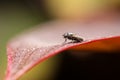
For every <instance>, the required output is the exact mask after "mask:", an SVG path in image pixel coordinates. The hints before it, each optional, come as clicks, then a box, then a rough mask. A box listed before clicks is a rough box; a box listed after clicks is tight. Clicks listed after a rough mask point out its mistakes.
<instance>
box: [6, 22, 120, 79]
mask: <svg viewBox="0 0 120 80" xmlns="http://www.w3.org/2000/svg"><path fill="white" fill-rule="evenodd" d="M119 26H120V23H119V20H117V21H112V22H107V21H106V22H102V21H101V22H91V23H89V24H87V23H79V22H65V21H64V22H63V21H53V22H47V23H44V24H41V25H38V26H37V27H35V28H32V29H30V30H28V31H26V32H23V33H22V34H21V35H18V36H16V37H15V38H13V39H11V40H10V41H9V43H8V45H7V56H8V66H7V73H6V80H16V79H18V78H20V76H22V75H23V74H25V72H27V71H29V70H30V69H31V68H33V67H34V66H35V65H37V64H39V63H40V62H42V61H43V60H45V59H47V58H49V57H51V56H53V55H55V54H58V53H60V52H62V51H64V50H79V51H81V50H89V51H115V50H119V47H120V43H119V41H120V31H119V30H120V27H119ZM65 32H72V33H76V34H79V35H80V36H81V38H83V39H84V41H83V42H81V43H69V41H68V42H66V43H63V42H64V38H63V37H62V35H63V34H64V33H65Z"/></svg>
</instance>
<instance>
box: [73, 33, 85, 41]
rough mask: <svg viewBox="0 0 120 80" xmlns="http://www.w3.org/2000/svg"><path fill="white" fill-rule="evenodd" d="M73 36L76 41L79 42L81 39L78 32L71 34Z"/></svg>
mask: <svg viewBox="0 0 120 80" xmlns="http://www.w3.org/2000/svg"><path fill="white" fill-rule="evenodd" d="M73 37H74V38H75V39H76V40H77V41H78V42H81V41H83V39H82V38H81V37H80V36H79V35H78V34H73Z"/></svg>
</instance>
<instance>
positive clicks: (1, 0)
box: [0, 0, 120, 80]
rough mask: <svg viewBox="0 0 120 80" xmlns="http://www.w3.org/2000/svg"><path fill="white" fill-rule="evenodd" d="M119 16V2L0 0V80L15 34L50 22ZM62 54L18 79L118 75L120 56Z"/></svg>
mask: <svg viewBox="0 0 120 80" xmlns="http://www.w3.org/2000/svg"><path fill="white" fill-rule="evenodd" d="M118 16H120V0H0V80H2V79H3V77H4V75H5V69H6V65H7V57H6V44H7V41H8V40H9V39H10V38H12V37H14V36H15V35H16V34H18V33H20V32H22V31H24V30H27V29H29V28H30V27H34V26H35V25H38V24H41V23H43V22H47V21H52V20H68V21H81V22H87V21H94V20H102V19H103V18H104V19H105V20H112V19H114V18H116V17H118ZM64 53H65V54H64ZM64 53H63V54H59V55H57V56H54V57H52V58H50V59H48V60H46V61H44V62H43V63H41V64H40V65H37V67H35V68H34V69H32V70H31V71H29V72H28V73H27V74H25V75H24V76H23V77H22V78H21V79H20V80H63V79H76V80H79V79H82V78H83V79H84V78H85V79H92V80H93V79H97V80H99V79H102V78H103V77H106V78H111V77H112V78H114V77H116V78H117V77H118V76H117V72H120V69H119V68H120V65H118V64H120V63H119V62H118V61H120V59H119V57H120V55H113V54H111V55H109V56H108V55H107V54H104V55H100V54H99V53H98V55H93V56H92V57H91V56H90V57H79V58H78V57H76V56H75V55H71V54H69V53H70V52H69V51H66V52H64ZM94 53H96V52H94ZM111 60H112V61H111ZM98 63H99V64H98ZM91 64H92V66H91ZM81 65H82V66H81ZM89 66H90V67H89ZM92 70H93V71H92ZM115 73H116V74H115Z"/></svg>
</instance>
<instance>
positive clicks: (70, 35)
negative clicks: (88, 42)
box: [63, 33, 83, 43]
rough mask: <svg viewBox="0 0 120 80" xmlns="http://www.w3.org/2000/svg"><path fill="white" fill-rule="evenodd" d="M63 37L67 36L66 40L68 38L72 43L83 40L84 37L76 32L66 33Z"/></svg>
mask: <svg viewBox="0 0 120 80" xmlns="http://www.w3.org/2000/svg"><path fill="white" fill-rule="evenodd" d="M63 37H64V38H65V42H66V41H67V40H72V43H78V42H82V41H83V39H82V38H81V37H80V36H79V35H77V34H74V33H64V34H63Z"/></svg>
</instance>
